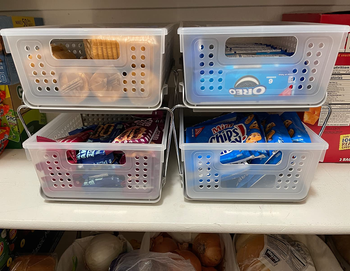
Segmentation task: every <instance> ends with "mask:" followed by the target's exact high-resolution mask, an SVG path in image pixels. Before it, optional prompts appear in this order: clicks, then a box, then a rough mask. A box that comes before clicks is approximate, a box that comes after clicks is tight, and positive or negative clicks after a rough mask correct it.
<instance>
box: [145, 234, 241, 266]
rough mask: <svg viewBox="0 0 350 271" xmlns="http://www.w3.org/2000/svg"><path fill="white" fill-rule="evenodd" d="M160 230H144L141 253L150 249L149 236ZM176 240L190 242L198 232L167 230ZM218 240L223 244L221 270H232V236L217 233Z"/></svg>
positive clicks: (233, 264) (233, 263) (151, 236)
mask: <svg viewBox="0 0 350 271" xmlns="http://www.w3.org/2000/svg"><path fill="white" fill-rule="evenodd" d="M159 234H160V232H146V233H145V234H144V235H143V238H142V243H141V247H140V252H141V253H147V252H149V251H150V246H151V238H154V237H157V236H158V235H159ZM168 234H169V235H170V236H171V237H172V238H173V239H174V240H175V241H176V242H179V243H192V242H193V240H194V239H195V238H196V236H197V235H198V233H190V232H169V233H168ZM219 235H220V240H221V242H222V243H223V245H224V249H225V252H224V258H223V261H224V263H223V265H222V266H223V269H220V270H222V271H232V270H234V266H235V262H234V261H233V257H232V256H233V255H234V252H233V245H232V238H231V235H230V234H229V233H219Z"/></svg>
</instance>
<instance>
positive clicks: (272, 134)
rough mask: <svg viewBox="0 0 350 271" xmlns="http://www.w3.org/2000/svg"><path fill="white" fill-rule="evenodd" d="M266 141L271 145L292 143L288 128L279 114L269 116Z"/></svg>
mask: <svg viewBox="0 0 350 271" xmlns="http://www.w3.org/2000/svg"><path fill="white" fill-rule="evenodd" d="M265 134H266V141H267V142H270V143H292V142H293V141H292V139H291V137H290V136H289V134H288V132H287V129H286V127H285V126H284V124H283V122H282V120H281V118H280V116H279V115H277V114H272V115H269V116H268V118H267V119H266V126H265Z"/></svg>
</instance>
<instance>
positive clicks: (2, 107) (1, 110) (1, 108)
mask: <svg viewBox="0 0 350 271" xmlns="http://www.w3.org/2000/svg"><path fill="white" fill-rule="evenodd" d="M9 110H10V106H9V105H7V104H0V118H1V117H2V116H4V115H6V114H7V113H8V112H9ZM0 121H1V120H0Z"/></svg>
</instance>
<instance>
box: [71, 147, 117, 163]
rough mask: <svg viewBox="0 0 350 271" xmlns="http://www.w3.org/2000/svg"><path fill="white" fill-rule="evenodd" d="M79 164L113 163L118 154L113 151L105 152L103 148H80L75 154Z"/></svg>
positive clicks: (115, 161)
mask: <svg viewBox="0 0 350 271" xmlns="http://www.w3.org/2000/svg"><path fill="white" fill-rule="evenodd" d="M77 162H78V163H79V164H115V163H118V156H117V155H115V154H114V153H113V152H109V153H106V151H104V150H92V151H91V150H80V151H78V154H77Z"/></svg>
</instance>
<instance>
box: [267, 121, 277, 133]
mask: <svg viewBox="0 0 350 271" xmlns="http://www.w3.org/2000/svg"><path fill="white" fill-rule="evenodd" d="M275 126H276V124H275V123H274V122H271V123H269V124H268V125H266V128H265V133H267V132H268V131H270V130H271V129H272V127H275Z"/></svg>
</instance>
